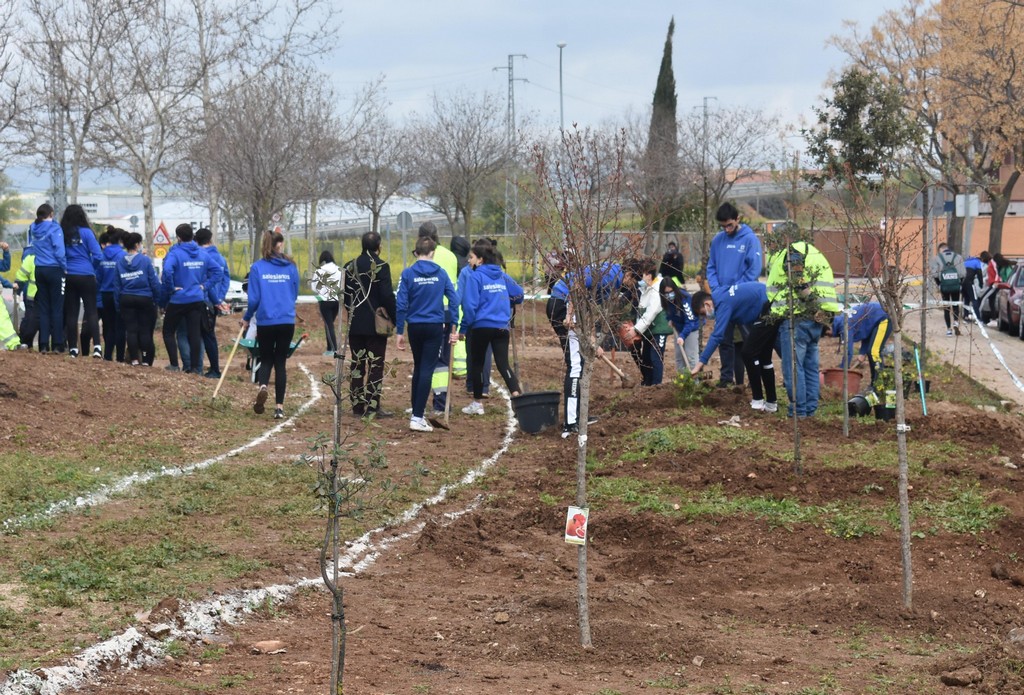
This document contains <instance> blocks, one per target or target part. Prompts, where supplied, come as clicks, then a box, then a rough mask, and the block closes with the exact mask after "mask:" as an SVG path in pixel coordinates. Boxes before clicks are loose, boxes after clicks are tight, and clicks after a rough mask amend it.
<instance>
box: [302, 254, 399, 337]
mask: <svg viewBox="0 0 1024 695" xmlns="http://www.w3.org/2000/svg"><path fill="white" fill-rule="evenodd" d="M378 236H379V235H378ZM317 266H318V268H317V270H316V272H315V273H313V277H312V278H310V280H309V287H310V289H312V290H313V293H314V294H316V306H317V309H319V310H320V318H321V319H322V320H323V322H324V336H325V338H326V339H327V349H326V350H325V351H324V355H325V356H326V357H333V356H334V353H335V352H337V351H338V335H337V333H336V332H335V330H334V324H335V323H337V321H338V312H339V311H340V307H341V305H340V303H339V302H338V290H339V289H341V268H339V267H338V264H337V263H335V262H334V254H333V253H331V252H330V251H328V250H327V249H324V250H323V251H321V252H320V260H319V261H317ZM393 315H394V314H392V316H393Z"/></svg>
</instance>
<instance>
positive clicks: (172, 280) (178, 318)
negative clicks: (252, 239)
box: [160, 222, 223, 374]
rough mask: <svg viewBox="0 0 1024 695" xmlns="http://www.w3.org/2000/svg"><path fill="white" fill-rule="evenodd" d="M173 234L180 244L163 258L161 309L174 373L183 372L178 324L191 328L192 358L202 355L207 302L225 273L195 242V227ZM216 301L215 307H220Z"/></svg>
mask: <svg viewBox="0 0 1024 695" xmlns="http://www.w3.org/2000/svg"><path fill="white" fill-rule="evenodd" d="M174 234H175V236H176V237H178V243H177V244H175V245H174V246H172V247H171V250H170V251H168V252H167V257H166V258H165V259H164V272H163V278H162V282H161V287H160V307H161V308H163V309H164V310H165V313H164V327H163V337H164V348H165V349H166V350H167V359H168V360H170V364H169V365H168V366H167V369H168V370H169V371H172V372H177V371H179V370H180V368H179V367H178V343H177V340H176V339H175V332H176V331H177V330H178V324H179V323H181V322H182V321H185V325H186V326H187V328H188V343H189V350H190V352H191V354H192V355H198V354H200V353H199V351H200V350H201V349H202V342H201V339H202V338H201V333H200V323H201V321H202V318H203V311H205V309H206V302H207V300H208V299H209V298H210V296H211V294H212V293H213V292H214V291H215V288H217V287H219V286H220V281H221V275H222V272H223V271H222V270H221V268H220V266H219V265H217V264H216V263H214V262H213V261H212V260H211V259H210V257H209V256H207V254H206V253H205V252H204V251H202V250H201V249H200V248H199V244H197V243H196V242H195V241H194V237H195V232H194V231H193V230H192V225H190V224H189V223H187V222H185V223H183V224H179V225H178V226H177V227H176V228H175V230H174ZM221 301H223V297H221V298H220V301H215V302H214V303H215V304H220V303H221ZM195 362H196V364H195V365H190V366H189V367H190V368H189V371H190V372H192V373H193V374H202V373H203V371H202V369H201V368H200V367H199V366H198V360H195Z"/></svg>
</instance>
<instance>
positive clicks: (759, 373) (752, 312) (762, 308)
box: [691, 282, 779, 413]
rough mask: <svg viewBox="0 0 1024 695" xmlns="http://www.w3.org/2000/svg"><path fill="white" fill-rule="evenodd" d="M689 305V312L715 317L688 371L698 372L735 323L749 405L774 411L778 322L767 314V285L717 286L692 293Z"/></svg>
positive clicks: (727, 335) (745, 283)
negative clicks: (740, 340) (739, 335)
mask: <svg viewBox="0 0 1024 695" xmlns="http://www.w3.org/2000/svg"><path fill="white" fill-rule="evenodd" d="M691 304H692V308H693V313H695V314H697V315H698V316H701V317H703V318H707V319H714V320H715V329H714V330H713V331H711V337H710V338H708V342H707V344H705V345H704V351H703V352H702V353H700V359H699V360H698V362H697V364H696V366H695V367H694V368H693V370H692V371H691V374H692V375H693V376H696V375H697V374H699V373H700V372H701V370H702V369H704V365H706V364H707V363H708V361H709V360H710V359H711V356H712V355H714V354H715V348H716V347H718V346H719V345H720V344H721V343H723V342H725V341H728V340H732V334H733V326H739V328H740V332H741V333H742V334H743V336H744V340H743V361H744V364H745V366H746V368H747V373H748V374H749V375H750V395H751V396H752V399H751V401H750V407H751V408H753V409H754V410H757V411H761V412H766V413H775V412H778V410H779V404H778V395H777V393H776V388H775V368H774V365H773V364H772V350H774V349H775V338H776V336H777V334H778V324H777V322H775V321H774V320H773V319H772V316H771V303H770V302H769V301H768V288H767V287H765V285H764V284H763V283H760V282H741V283H740V284H738V285H733V286H731V287H719V288H718V289H717V290H715V291H714V292H713V293H711V294H708V293H707V292H704V291H700V292H694V293H693V298H692V300H691Z"/></svg>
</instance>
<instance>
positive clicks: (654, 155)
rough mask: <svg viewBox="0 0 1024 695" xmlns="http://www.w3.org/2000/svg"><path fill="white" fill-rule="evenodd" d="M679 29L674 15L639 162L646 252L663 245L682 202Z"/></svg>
mask: <svg viewBox="0 0 1024 695" xmlns="http://www.w3.org/2000/svg"><path fill="white" fill-rule="evenodd" d="M675 30H676V20H675V18H674V17H673V18H672V19H671V21H669V24H668V35H667V36H666V37H665V48H664V51H663V52H662V55H661V68H660V69H659V70H658V82H657V84H656V85H655V87H654V100H653V102H652V108H651V124H650V127H649V128H648V130H647V145H646V147H645V148H644V154H643V158H642V160H641V163H640V168H641V174H642V176H641V177H639V178H640V181H639V182H637V183H639V185H640V186H642V189H637V204H638V206H639V207H640V212H641V215H642V216H643V223H644V232H645V244H644V246H645V249H644V250H645V252H646V253H647V254H648V255H650V254H652V253H653V252H654V249H655V240H654V232H655V231H657V233H658V239H657V248H658V249H661V248H662V247H663V245H664V244H663V241H664V235H665V225H666V222H667V221H668V218H669V217H670V216H671V215H672V214H673V213H674V212H676V210H677V208H678V205H679V138H678V132H677V125H676V103H677V97H676V78H675V73H673V71H672V35H673V34H674V33H675Z"/></svg>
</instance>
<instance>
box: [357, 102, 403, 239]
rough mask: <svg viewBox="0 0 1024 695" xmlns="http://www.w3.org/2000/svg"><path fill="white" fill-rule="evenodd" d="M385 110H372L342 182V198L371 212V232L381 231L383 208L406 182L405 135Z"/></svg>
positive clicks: (358, 138)
mask: <svg viewBox="0 0 1024 695" xmlns="http://www.w3.org/2000/svg"><path fill="white" fill-rule="evenodd" d="M385 110H386V109H384V108H377V109H374V112H373V113H372V114H370V115H369V118H368V122H367V125H366V128H365V129H364V130H363V132H362V133H361V134H360V135H359V136H358V137H357V138H355V140H354V141H353V142H352V144H351V147H350V151H349V154H348V156H347V157H346V162H345V172H344V176H343V178H342V182H341V187H342V193H343V195H344V196H345V197H346V198H347V199H349V200H351V201H352V202H354V203H357V204H358V205H361V206H362V207H364V208H366V209H367V210H369V211H370V215H371V226H372V229H373V231H380V216H381V210H382V209H383V208H384V205H386V204H387V202H388V200H390V199H391V197H392V196H394V195H395V194H396V193H398V192H399V191H400V190H402V188H403V187H404V186H405V185H406V184H407V183H408V182H409V164H408V162H407V161H406V158H407V157H408V154H407V152H406V145H407V142H408V135H407V133H406V132H405V131H404V130H402V129H400V128H398V127H396V126H395V124H394V123H392V122H391V121H390V120H389V119H388V117H387V115H386V113H385Z"/></svg>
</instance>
